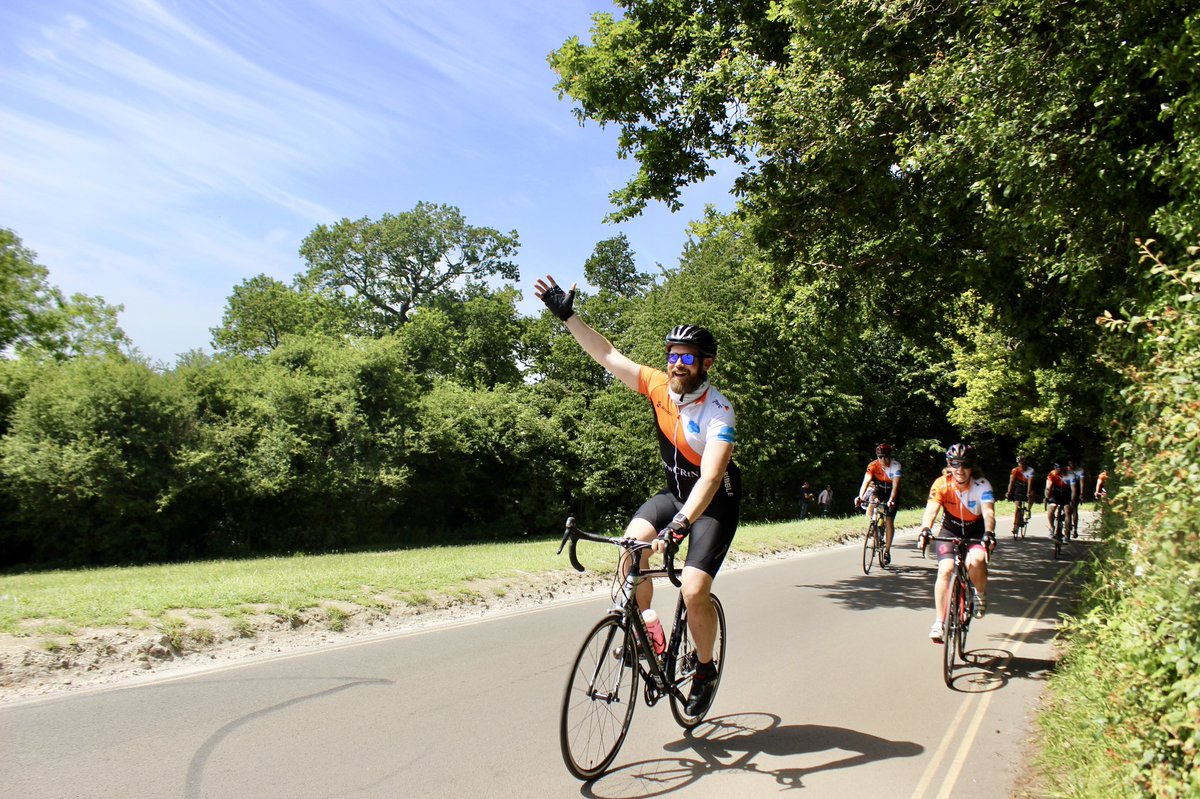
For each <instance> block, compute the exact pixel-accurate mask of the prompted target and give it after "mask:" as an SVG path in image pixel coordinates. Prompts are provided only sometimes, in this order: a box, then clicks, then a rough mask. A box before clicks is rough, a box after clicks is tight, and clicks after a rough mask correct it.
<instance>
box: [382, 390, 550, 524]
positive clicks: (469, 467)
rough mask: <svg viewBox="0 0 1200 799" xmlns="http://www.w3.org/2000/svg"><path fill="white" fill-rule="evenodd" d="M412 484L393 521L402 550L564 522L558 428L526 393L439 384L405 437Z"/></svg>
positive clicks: (532, 394) (530, 393)
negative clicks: (436, 536)
mask: <svg viewBox="0 0 1200 799" xmlns="http://www.w3.org/2000/svg"><path fill="white" fill-rule="evenodd" d="M406 446H407V448H408V450H409V454H408V457H407V459H406V465H407V467H408V468H409V469H410V470H411V475H412V476H411V479H410V480H409V482H408V484H407V485H406V486H405V489H404V492H403V495H402V498H401V504H400V509H399V510H398V511H397V513H396V514H395V516H394V517H393V518H392V519H391V520H390V526H391V528H392V529H393V530H394V531H395V535H396V536H397V538H398V539H399V540H400V541H402V542H403V543H405V544H411V543H428V542H429V539H428V538H427V536H428V535H429V534H430V533H441V534H442V535H443V536H444V535H451V536H453V535H460V536H461V535H464V534H473V535H486V536H489V537H497V536H510V535H524V534H527V533H528V532H529V531H530V530H546V529H552V528H553V527H554V526H556V525H557V524H558V523H559V522H561V520H562V519H563V518H565V516H566V512H565V510H564V508H563V503H562V500H561V497H562V490H561V483H560V481H561V480H562V478H563V476H564V473H565V471H566V470H565V469H564V466H563V464H564V462H566V461H567V460H568V459H569V446H568V442H567V440H566V437H565V436H564V434H563V430H562V428H561V427H560V426H559V425H557V424H555V423H554V422H553V421H552V418H551V414H550V413H549V412H548V410H547V409H546V408H545V407H544V405H543V404H542V403H541V402H540V401H539V398H538V395H537V394H536V392H535V391H534V390H533V389H532V388H530V387H529V386H525V385H523V384H517V385H512V386H503V385H502V386H497V387H496V388H494V389H493V390H491V391H479V390H474V389H471V388H468V387H465V386H462V385H459V384H457V383H454V382H451V381H440V382H438V383H436V384H435V385H434V387H433V388H432V390H431V391H430V392H429V393H428V394H426V395H425V396H424V397H422V398H421V402H420V405H419V408H417V409H416V412H415V414H414V419H413V424H412V428H411V429H410V430H409V431H408V433H407V437H406Z"/></svg>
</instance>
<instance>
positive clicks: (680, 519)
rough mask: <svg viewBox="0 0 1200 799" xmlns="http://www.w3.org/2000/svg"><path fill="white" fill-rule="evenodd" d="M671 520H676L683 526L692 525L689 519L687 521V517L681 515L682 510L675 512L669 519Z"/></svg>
mask: <svg viewBox="0 0 1200 799" xmlns="http://www.w3.org/2000/svg"><path fill="white" fill-rule="evenodd" d="M671 521H673V522H676V523H678V524H682V525H683V526H684V527H685V528H687V527H691V526H692V523H691V522H690V521H688V517H686V516H684V515H683V511H680V512H679V513H676V514H675V516H674V517H673V518H672V519H671Z"/></svg>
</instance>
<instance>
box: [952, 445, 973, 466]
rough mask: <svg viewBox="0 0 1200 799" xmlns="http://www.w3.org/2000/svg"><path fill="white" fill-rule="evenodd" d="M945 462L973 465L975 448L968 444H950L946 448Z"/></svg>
mask: <svg viewBox="0 0 1200 799" xmlns="http://www.w3.org/2000/svg"><path fill="white" fill-rule="evenodd" d="M946 463H949V464H957V465H961V466H974V465H975V448H974V447H972V446H971V445H970V444H951V445H950V449H948V450H946Z"/></svg>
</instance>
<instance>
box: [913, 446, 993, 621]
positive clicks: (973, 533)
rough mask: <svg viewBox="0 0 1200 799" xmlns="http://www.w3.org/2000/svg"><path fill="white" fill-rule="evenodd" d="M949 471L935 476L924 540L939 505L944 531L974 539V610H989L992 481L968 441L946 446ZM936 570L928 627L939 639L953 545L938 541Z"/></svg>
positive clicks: (970, 559)
mask: <svg viewBox="0 0 1200 799" xmlns="http://www.w3.org/2000/svg"><path fill="white" fill-rule="evenodd" d="M946 467H947V468H946V473H945V474H943V475H942V476H941V477H939V478H938V479H936V480H934V481H933V486H932V487H931V488H930V489H929V501H928V502H926V503H925V515H924V516H923V517H922V518H921V535H920V540H921V541H922V543H923V542H924V541H927V540H928V538H929V536H930V535H931V534H932V533H931V532H930V529H929V526H930V525H931V524H933V518H934V516H936V515H937V512H938V510H939V509H941V510H942V511H943V513H942V529H941V530H940V531H939V533H940V535H942V536H944V537H946V538H949V537H951V536H954V537H961V538H965V539H967V540H968V541H971V542H972V543H971V546H970V550H969V551H968V552H967V574H968V575H969V576H970V578H971V584H972V586H973V587H974V590H975V615H976V616H977V617H979V616H983V614H984V613H986V612H987V579H988V553H990V552H991V551H992V549H994V548H995V546H996V505H995V497H994V496H993V494H992V484H991V483H989V482H988V480H987V478H986V477H984V476H983V473H982V472H981V471H980V470H979V468H978V467H977V466H976V465H975V449H974V448H973V447H972V446H971V445H970V444H955V445H954V446H952V447H950V449H948V450H946ZM937 554H938V573H937V579H936V581H935V582H934V585H933V604H934V608H935V610H936V612H937V618H936V619H935V620H934V622H933V627H931V628H930V629H929V638H930V640H932V641H933V642H934V643H935V644H940V643H941V642H942V617H943V615H944V613H945V609H946V590H947V589H948V588H949V587H950V577H951V574H952V573H953V572H954V545H953V544H950V543H948V542H945V541H939V542H937Z"/></svg>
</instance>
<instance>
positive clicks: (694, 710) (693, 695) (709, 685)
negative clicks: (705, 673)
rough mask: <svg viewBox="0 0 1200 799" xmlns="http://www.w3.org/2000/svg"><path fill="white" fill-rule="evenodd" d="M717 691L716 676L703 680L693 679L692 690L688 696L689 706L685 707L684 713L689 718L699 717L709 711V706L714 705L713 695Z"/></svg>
mask: <svg viewBox="0 0 1200 799" xmlns="http://www.w3.org/2000/svg"><path fill="white" fill-rule="evenodd" d="M716 690H717V680H716V676H715V675H714V676H712V677H708V678H704V679H701V678H699V677H693V678H692V690H691V692H690V693H689V694H688V699H687V704H686V705H684V708H683V709H684V712H686V713H687V714H688V715H689V716H699V715H701V714H702V713H706V712H707V711H708V706H709V705H711V704H712V700H713V694H714V693H716Z"/></svg>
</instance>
